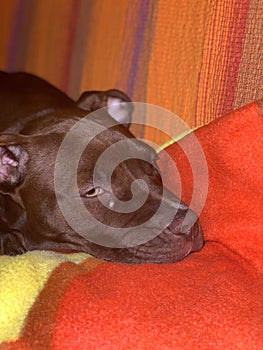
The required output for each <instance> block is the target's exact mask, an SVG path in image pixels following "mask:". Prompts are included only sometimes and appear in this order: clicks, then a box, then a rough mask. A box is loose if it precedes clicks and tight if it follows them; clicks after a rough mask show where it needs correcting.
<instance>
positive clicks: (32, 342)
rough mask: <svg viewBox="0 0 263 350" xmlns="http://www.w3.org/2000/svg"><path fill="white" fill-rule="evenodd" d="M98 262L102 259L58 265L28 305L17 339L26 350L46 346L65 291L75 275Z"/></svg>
mask: <svg viewBox="0 0 263 350" xmlns="http://www.w3.org/2000/svg"><path fill="white" fill-rule="evenodd" d="M101 263H103V261H102V260H99V259H96V258H89V259H87V260H85V261H84V262H82V263H81V264H79V265H76V264H74V263H71V262H65V263H62V264H60V265H59V266H58V267H57V268H56V269H55V270H54V271H53V272H52V274H51V276H50V277H49V279H48V281H47V282H46V285H45V287H44V289H43V290H42V291H41V292H40V294H39V296H38V298H37V300H36V302H35V303H34V305H33V307H32V308H31V310H30V312H29V314H28V316H27V318H26V321H25V327H24V329H23V331H22V334H21V337H20V340H22V341H23V342H24V343H25V344H27V345H28V346H29V348H30V349H36V350H37V349H49V348H50V344H51V338H52V333H53V331H54V323H55V319H56V317H57V310H58V308H59V305H60V302H61V298H62V297H63V295H64V293H65V290H66V289H67V288H68V286H69V285H70V283H71V282H72V281H73V280H74V278H75V277H76V276H78V275H82V274H87V273H89V272H90V271H92V270H93V269H95V268H96V267H97V266H98V265H99V264H101Z"/></svg>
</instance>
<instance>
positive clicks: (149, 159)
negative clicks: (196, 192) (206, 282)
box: [0, 90, 203, 263]
mask: <svg viewBox="0 0 263 350" xmlns="http://www.w3.org/2000/svg"><path fill="white" fill-rule="evenodd" d="M123 96H124V97H123ZM123 96H122V95H121V93H120V92H116V90H109V91H107V92H106V93H99V94H97V92H92V93H86V95H82V96H81V98H80V99H79V101H78V105H79V107H81V108H82V110H80V109H79V110H78V109H77V108H76V110H71V111H69V110H68V111H66V112H65V111H64V112H63V117H61V112H56V113H59V116H57V117H56V115H54V114H51V115H48V116H46V117H45V118H43V124H42V127H41V128H42V129H41V131H42V132H41V134H40V133H39V129H38V130H35V129H34V128H35V126H34V122H33V123H32V124H31V125H29V126H27V129H26V130H24V135H22V134H19V135H15V134H1V135H0V191H1V192H4V193H9V194H10V196H13V198H14V201H16V202H17V203H19V205H21V207H23V208H24V211H25V213H26V217H27V222H26V233H25V235H26V241H27V245H28V248H29V249H51V250H60V251H68V250H70V251H83V252H88V253H90V254H92V255H94V256H96V257H98V258H103V259H106V260H111V261H119V262H127V263H146V262H151V263H166V262H175V261H178V260H181V259H183V258H184V257H185V256H186V255H188V254H189V253H190V252H191V251H196V250H199V249H201V247H202V245H203V238H202V232H201V228H200V226H199V223H198V220H197V218H196V217H195V215H194V213H193V212H192V211H191V210H190V209H189V208H188V207H187V206H186V205H185V204H184V203H182V202H181V201H180V200H179V199H178V198H176V197H175V196H174V195H172V194H171V193H169V192H168V191H167V190H166V189H165V188H164V187H163V184H162V179H161V176H160V173H159V170H158V166H157V164H156V161H157V155H156V153H155V151H154V150H153V149H152V148H151V147H150V146H148V145H147V144H145V143H143V142H142V141H139V140H137V139H136V138H135V137H134V136H133V135H132V134H131V132H130V131H129V130H128V128H127V126H129V124H130V114H131V106H130V104H127V103H126V102H129V100H128V98H127V97H126V95H123ZM122 101H125V103H126V104H119V102H122ZM101 106H106V108H105V109H103V110H100V111H101V112H100V113H99V114H98V115H96V114H95V115H94V113H91V114H90V115H88V116H86V117H85V118H84V119H83V117H84V115H85V113H84V112H83V109H85V110H86V111H93V110H94V109H95V110H96V109H97V108H99V107H101ZM114 116H117V117H116V119H117V121H118V122H119V123H118V124H116V123H115V122H113V119H112V117H114ZM50 120H53V123H50V122H49V121H50ZM76 122H77V124H78V125H80V130H81V134H82V135H87V139H86V140H83V143H81V142H80V139H81V137H80V136H79V134H76V135H75V139H74V138H73V139H70V138H69V140H70V142H66V143H65V140H66V136H67V135H69V134H70V133H71V131H72V127H73V128H74V126H75V125H76ZM120 123H121V124H124V125H125V126H123V125H121V124H120ZM97 127H98V131H96V132H95V131H94V130H96V129H97ZM38 128H39V126H38ZM94 132H95V133H96V136H95V137H94V135H95V134H94ZM26 134H27V135H26ZM73 136H74V135H73ZM84 138H85V137H84ZM72 140H73V141H72ZM87 140H88V141H87ZM79 142H80V149H81V152H80V153H76V149H77V148H78V146H77V144H78V143H79ZM87 144H88V145H87ZM76 156H79V159H77V163H76ZM98 164H99V166H98ZM74 168H76V169H75V170H74ZM74 174H75V175H76V176H74ZM76 186H77V187H76ZM83 208H85V210H86V212H87V213H88V218H89V219H88V221H87V220H86V216H85V212H84V214H83Z"/></svg>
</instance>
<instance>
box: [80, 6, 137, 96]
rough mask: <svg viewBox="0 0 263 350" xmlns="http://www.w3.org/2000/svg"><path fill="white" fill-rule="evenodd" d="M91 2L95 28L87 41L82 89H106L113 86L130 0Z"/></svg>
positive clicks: (116, 75) (114, 84)
mask: <svg viewBox="0 0 263 350" xmlns="http://www.w3.org/2000/svg"><path fill="white" fill-rule="evenodd" d="M93 4H94V6H93V9H92V16H91V18H90V21H91V23H93V24H94V29H93V32H92V35H91V37H90V40H89V41H88V42H87V48H86V53H85V56H86V60H85V62H84V66H83V72H84V74H83V77H82V81H81V90H91V89H93V90H106V89H109V88H112V87H114V86H116V80H117V77H118V72H119V65H120V59H121V57H122V56H121V53H120V51H121V46H122V43H123V41H124V40H125V38H124V36H123V28H124V26H125V21H126V11H128V8H129V6H130V2H129V1H126V0H121V1H118V3H116V1H115V0H107V1H105V0H97V1H95V2H94V3H93Z"/></svg>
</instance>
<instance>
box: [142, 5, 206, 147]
mask: <svg viewBox="0 0 263 350" xmlns="http://www.w3.org/2000/svg"><path fill="white" fill-rule="evenodd" d="M209 5H210V1H209V0H201V1H198V2H193V1H191V0H183V1H181V2H180V6H179V5H178V2H171V1H170V2H167V1H166V0H159V1H158V8H157V11H156V18H155V32H154V35H153V38H152V40H153V41H152V49H151V51H152V52H151V57H150V63H149V70H148V74H149V77H148V91H147V102H149V103H153V104H157V105H159V106H162V107H164V108H167V109H169V110H171V111H173V112H174V113H175V114H177V115H178V116H180V117H181V118H182V119H184V120H185V121H186V122H187V123H188V124H189V125H190V126H191V127H192V126H193V120H194V115H195V104H196V95H197V90H198V79H199V71H200V69H201V64H202V47H203V41H204V31H205V27H206V16H207V12H208V11H209ZM164 123H165V121H164ZM146 136H147V138H149V137H152V132H151V135H149V133H147V131H146ZM153 138H155V139H156V140H157V141H159V142H160V141H162V140H158V138H159V136H158V133H157V134H156V135H154V136H153ZM163 141H165V140H163Z"/></svg>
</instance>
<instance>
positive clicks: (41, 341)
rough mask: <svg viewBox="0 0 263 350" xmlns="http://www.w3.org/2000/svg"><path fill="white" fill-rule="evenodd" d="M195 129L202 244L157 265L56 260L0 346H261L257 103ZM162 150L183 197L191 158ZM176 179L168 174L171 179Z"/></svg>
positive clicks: (261, 172) (261, 147) (262, 141)
mask: <svg viewBox="0 0 263 350" xmlns="http://www.w3.org/2000/svg"><path fill="white" fill-rule="evenodd" d="M195 135H196V137H197V138H198V140H199V142H200V144H201V145H202V148H203V150H204V153H205V156H206V160H207V165H208V171H209V189H208V196H207V200H206V203H205V206H204V209H203V211H202V214H201V218H200V219H201V224H202V226H203V229H204V235H205V239H206V240H207V243H206V244H205V247H204V248H203V250H202V251H201V252H198V253H194V254H191V255H190V256H188V257H187V258H186V259H185V260H184V261H181V262H179V263H176V264H164V265H122V264H117V263H108V262H103V261H100V260H97V259H94V258H89V259H87V258H85V259H84V260H83V261H82V262H81V263H79V264H77V263H75V262H69V261H68V262H67V261H62V262H61V263H58V264H56V267H54V268H53V270H52V271H51V274H50V275H49V276H46V277H45V278H46V281H45V283H44V286H43V288H40V292H39V294H37V295H36V296H35V297H34V298H35V299H34V302H33V305H32V307H31V308H30V310H29V311H28V313H27V315H25V318H24V320H22V321H21V322H22V323H21V329H20V332H19V334H18V337H17V339H13V341H11V340H10V341H9V342H8V341H6V342H3V343H2V344H1V345H0V349H1V350H2V349H30V350H31V349H59V350H60V349H63V350H64V349H74V350H76V349H99V350H100V349H112V350H115V349H118V350H119V349H125V350H127V349H172V350H175V349H194V350H195V349H200V350H201V349H202V350H204V349H216V350H218V349H224V350H225V349H244V350H248V349H262V345H263V337H262V334H263V332H262V324H263V305H262V262H263V258H262V248H263V239H262V234H263V209H262V204H263V190H262V189H263V161H262V160H263V119H262V118H261V116H260V114H259V107H258V106H257V105H256V104H251V105H249V106H246V107H244V108H242V109H240V110H237V111H235V112H233V113H232V114H229V115H227V116H225V117H223V118H221V119H218V120H216V121H214V122H212V123H210V124H209V125H207V126H205V127H202V128H200V129H198V130H196V131H195ZM188 140H189V136H186V137H185V138H184V139H183V141H182V142H184V143H185V145H187V142H188ZM166 151H167V152H169V154H170V155H171V156H172V157H173V159H174V161H175V162H176V165H177V167H178V169H179V173H180V175H181V181H182V184H183V199H184V200H185V201H186V202H188V203H189V202H190V199H191V190H192V186H191V181H192V176H191V168H190V167H189V163H188V161H187V159H186V158H185V155H184V153H183V152H182V150H181V148H180V145H178V144H173V145H171V146H169V147H168V148H167V150H166ZM165 166H166V165H165V164H164V163H162V155H161V167H165ZM165 170H166V171H167V170H169V169H167V168H166V169H165ZM172 178H173V177H172V174H171V179H172ZM175 185H176V184H174V183H173V181H172V180H171V182H170V186H171V188H172V189H175V188H176V187H175ZM30 254H32V253H30ZM42 258H43V257H42ZM13 259H14V258H13ZM43 265H44V263H43V261H42V267H43ZM31 271H32V269H31ZM20 278H21V279H23V278H24V276H21V277H20ZM21 292H22V291H20V293H21ZM18 294H19V293H18Z"/></svg>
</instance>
